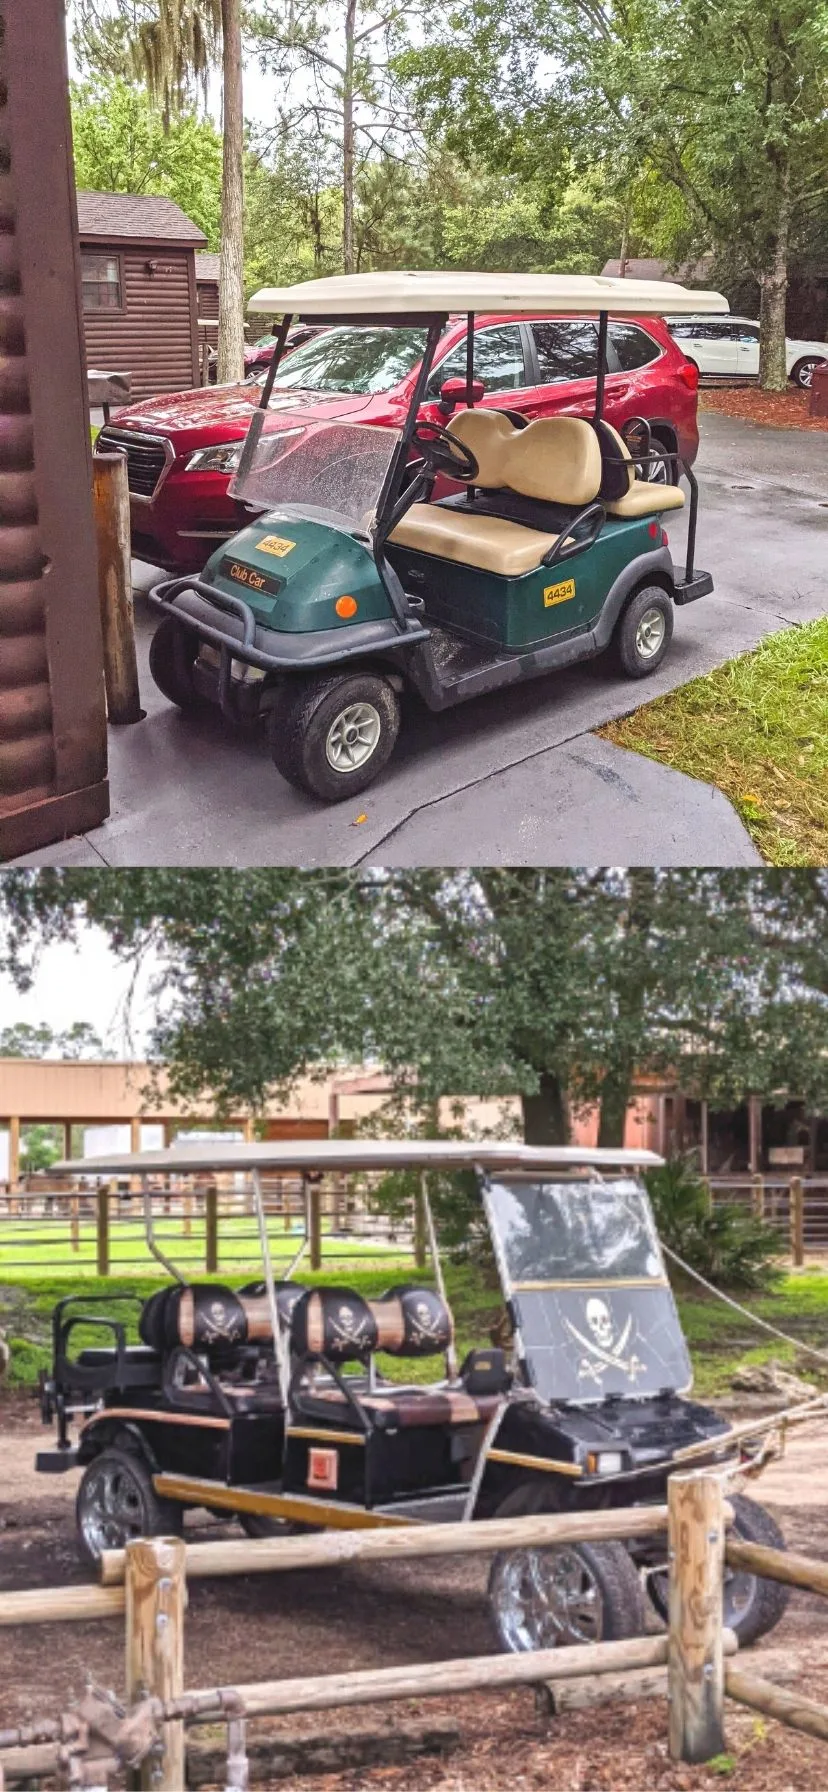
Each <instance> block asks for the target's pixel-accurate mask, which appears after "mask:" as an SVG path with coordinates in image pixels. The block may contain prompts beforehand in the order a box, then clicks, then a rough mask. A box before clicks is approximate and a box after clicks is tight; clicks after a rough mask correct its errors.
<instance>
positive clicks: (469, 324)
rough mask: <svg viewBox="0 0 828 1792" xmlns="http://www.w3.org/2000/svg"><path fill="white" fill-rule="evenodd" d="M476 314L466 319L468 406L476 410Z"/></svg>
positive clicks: (472, 313) (469, 315) (470, 314)
mask: <svg viewBox="0 0 828 1792" xmlns="http://www.w3.org/2000/svg"><path fill="white" fill-rule="evenodd" d="M473 388H474V312H473V311H470V312H469V313H468V316H467V318H466V404H467V405H468V408H469V410H470V411H471V410H473V409H474V390H473Z"/></svg>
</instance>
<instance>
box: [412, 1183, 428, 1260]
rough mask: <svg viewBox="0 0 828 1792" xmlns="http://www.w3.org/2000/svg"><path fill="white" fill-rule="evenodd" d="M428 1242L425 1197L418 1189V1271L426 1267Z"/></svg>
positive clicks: (415, 1234)
mask: <svg viewBox="0 0 828 1792" xmlns="http://www.w3.org/2000/svg"><path fill="white" fill-rule="evenodd" d="M426 1242H427V1234H426V1215H425V1195H424V1193H423V1190H422V1189H421V1188H418V1190H417V1193H416V1195H415V1196H414V1262H415V1264H416V1266H417V1268H418V1269H425V1266H426Z"/></svg>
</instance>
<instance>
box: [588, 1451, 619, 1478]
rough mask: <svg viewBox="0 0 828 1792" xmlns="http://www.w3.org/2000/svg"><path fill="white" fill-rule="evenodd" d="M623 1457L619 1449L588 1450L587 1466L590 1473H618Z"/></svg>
mask: <svg viewBox="0 0 828 1792" xmlns="http://www.w3.org/2000/svg"><path fill="white" fill-rule="evenodd" d="M623 1467H624V1458H623V1456H622V1454H621V1451H620V1450H590V1452H589V1455H588V1456H587V1468H588V1469H589V1472H590V1474H591V1475H620V1473H621V1470H622V1468H623Z"/></svg>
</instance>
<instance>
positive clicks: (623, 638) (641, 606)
mask: <svg viewBox="0 0 828 1792" xmlns="http://www.w3.org/2000/svg"><path fill="white" fill-rule="evenodd" d="M656 616H659V617H661V619H662V620H661V623H660V624H656V622H655V620H654V619H655V617H656ZM651 617H652V618H653V620H652V621H650V618H651ZM659 630H660V633H659ZM672 635H673V604H672V599H671V598H670V597H669V596H668V594H667V592H666V591H665V590H664V589H663V587H662V586H661V585H645V586H643V587H642V589H641V590H640V591H636V592H634V594H633V596H632V597H631V598H630V600H629V603H628V604H627V606H626V608H625V609H624V610H623V611H622V612H621V615H620V617H619V619H618V622H617V623H616V625H615V633H614V635H613V637H612V645H613V654H614V658H615V663H616V665H617V667H618V669H619V671H620V672H624V673H626V676H627V677H628V678H649V677H650V674H651V673H652V672H657V671H658V668H659V666H660V665H661V662H662V660H663V658H664V655H665V654H666V652H667V649H668V647H669V645H670V641H671V639H672ZM648 642H649V643H651V645H650V646H646V645H645V644H646V643H648Z"/></svg>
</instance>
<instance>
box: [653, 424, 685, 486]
mask: <svg viewBox="0 0 828 1792" xmlns="http://www.w3.org/2000/svg"><path fill="white" fill-rule="evenodd" d="M650 449H651V453H653V454H663V456H664V459H663V460H661V461H655V462H653V463H652V464H651V466H650V468H649V470H648V472H647V474H646V478H647V479H648V480H649V482H650V484H651V485H676V484H677V483H678V463H677V461H676V456H675V451H674V449H673V448H671V446H670V443H669V442H665V441H663V440H662V437H661V436H653V438H652V442H651V445H650Z"/></svg>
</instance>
